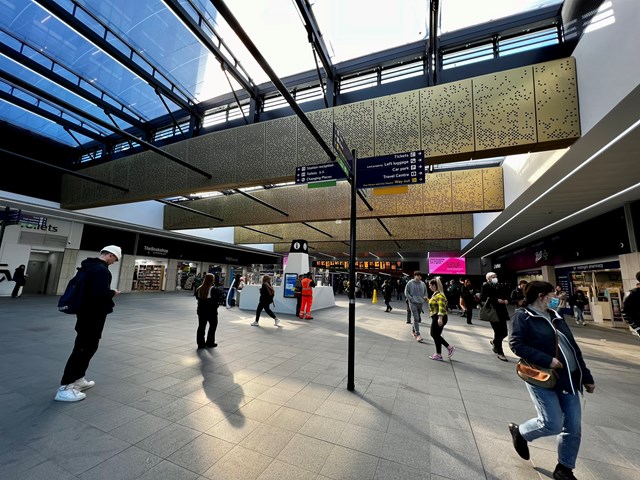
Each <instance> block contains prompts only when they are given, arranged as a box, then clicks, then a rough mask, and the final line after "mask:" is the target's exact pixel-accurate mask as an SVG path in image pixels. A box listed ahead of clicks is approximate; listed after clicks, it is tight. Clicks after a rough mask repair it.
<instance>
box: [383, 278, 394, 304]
mask: <svg viewBox="0 0 640 480" xmlns="http://www.w3.org/2000/svg"><path fill="white" fill-rule="evenodd" d="M382 295H383V296H384V303H385V305H386V306H387V309H386V310H385V312H390V311H391V310H393V307H392V306H391V295H393V285H392V284H391V282H390V281H389V280H385V281H384V283H383V284H382Z"/></svg>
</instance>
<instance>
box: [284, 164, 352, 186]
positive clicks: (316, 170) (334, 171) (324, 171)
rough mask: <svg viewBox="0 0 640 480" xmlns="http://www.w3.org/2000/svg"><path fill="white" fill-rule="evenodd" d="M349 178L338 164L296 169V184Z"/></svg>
mask: <svg viewBox="0 0 640 480" xmlns="http://www.w3.org/2000/svg"><path fill="white" fill-rule="evenodd" d="M345 178H347V177H346V176H345V174H344V172H343V171H342V168H340V165H338V164H337V163H336V162H331V163H320V164H317V165H306V166H304V167H296V183H313V182H326V181H328V180H344V179H345Z"/></svg>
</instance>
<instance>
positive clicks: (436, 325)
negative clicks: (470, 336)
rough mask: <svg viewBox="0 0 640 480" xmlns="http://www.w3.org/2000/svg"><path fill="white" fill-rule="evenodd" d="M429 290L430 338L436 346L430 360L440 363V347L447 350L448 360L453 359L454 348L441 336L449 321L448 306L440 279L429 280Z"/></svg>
mask: <svg viewBox="0 0 640 480" xmlns="http://www.w3.org/2000/svg"><path fill="white" fill-rule="evenodd" d="M429 288H430V289H431V291H432V292H433V295H431V298H430V299H429V315H431V338H433V342H434V343H435V345H436V353H435V354H433V355H430V356H429V358H430V359H431V360H438V361H440V362H441V361H442V346H443V345H444V346H445V347H446V348H447V353H448V354H449V358H451V357H453V354H454V352H455V351H456V347H454V346H453V345H449V343H448V342H447V341H446V340H445V339H444V337H443V336H442V331H443V330H444V326H445V325H446V324H447V321H448V320H449V318H448V315H447V310H448V304H447V297H446V295H445V294H444V288H443V287H442V281H441V280H440V277H436V278H432V279H431V280H429Z"/></svg>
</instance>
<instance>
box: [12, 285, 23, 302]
mask: <svg viewBox="0 0 640 480" xmlns="http://www.w3.org/2000/svg"><path fill="white" fill-rule="evenodd" d="M22 286H23V285H22V283H16V286H15V287H13V291H12V292H11V296H12V297H13V298H16V297H17V296H18V292H19V291H20V287H22Z"/></svg>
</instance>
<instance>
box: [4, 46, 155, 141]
mask: <svg viewBox="0 0 640 480" xmlns="http://www.w3.org/2000/svg"><path fill="white" fill-rule="evenodd" d="M23 45H25V44H24V43H23ZM29 48H31V49H33V50H34V51H37V50H36V49H34V48H33V47H32V46H29ZM0 53H1V54H3V55H5V56H6V57H8V58H10V59H12V60H13V61H15V62H16V63H19V64H20V65H22V66H24V67H25V68H28V69H29V70H33V71H34V72H35V73H37V74H38V75H41V76H42V77H44V78H46V79H47V80H50V81H52V82H54V83H57V84H58V85H60V86H61V87H63V88H66V89H67V90H69V91H70V92H73V93H75V94H76V95H78V96H79V97H82V98H84V99H85V100H87V101H89V102H91V103H93V104H95V105H97V106H98V107H100V108H102V109H103V110H104V112H105V113H107V114H113V115H114V116H116V117H118V118H119V119H121V120H123V121H125V122H127V123H128V124H129V125H132V126H134V127H136V128H138V129H139V130H140V131H141V132H144V131H145V129H146V127H145V125H144V123H143V122H142V121H141V120H140V119H138V118H135V117H133V116H132V115H129V114H128V113H126V112H124V111H122V110H120V109H118V108H114V106H113V104H111V103H109V102H107V101H105V100H104V99H103V98H101V97H99V96H97V95H94V94H93V93H91V92H89V91H88V90H85V89H84V88H82V87H80V85H79V82H80V80H83V79H82V78H81V77H80V76H79V75H78V74H77V73H75V72H71V73H72V74H73V75H74V76H76V77H78V83H74V82H72V81H70V80H68V79H67V78H65V77H63V76H62V75H60V74H58V73H56V72H55V71H54V70H55V69H54V67H55V66H56V65H60V64H59V63H58V62H56V61H55V60H53V59H52V58H50V57H49V56H47V55H45V54H44V53H42V52H38V53H41V54H42V55H43V56H44V57H45V58H47V60H48V61H50V62H51V66H50V67H45V66H44V65H43V64H41V63H40V62H36V61H35V60H32V59H31V58H29V57H27V56H26V55H25V54H24V53H21V52H17V51H16V50H14V49H13V48H10V47H8V46H7V45H5V44H4V43H0ZM60 66H62V65H60ZM62 67H63V68H65V69H66V70H67V71H69V69H68V68H67V67H65V66H62ZM85 81H86V80H85ZM87 83H88V82H87ZM91 87H92V88H96V89H97V90H99V91H100V93H101V94H102V95H107V93H106V92H104V91H102V90H100V89H99V88H98V87H97V86H96V85H94V84H91ZM110 98H111V99H112V100H113V101H116V102H117V100H116V99H114V98H113V97H110ZM118 103H119V102H118ZM122 107H123V108H124V106H122Z"/></svg>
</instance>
